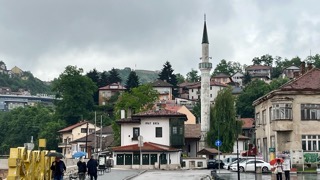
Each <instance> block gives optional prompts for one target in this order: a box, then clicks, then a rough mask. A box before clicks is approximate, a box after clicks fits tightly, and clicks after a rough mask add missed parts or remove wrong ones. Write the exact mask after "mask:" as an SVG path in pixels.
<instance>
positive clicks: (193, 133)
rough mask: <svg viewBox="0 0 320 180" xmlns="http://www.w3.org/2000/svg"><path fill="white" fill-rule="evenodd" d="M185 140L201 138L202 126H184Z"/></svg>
mask: <svg viewBox="0 0 320 180" xmlns="http://www.w3.org/2000/svg"><path fill="white" fill-rule="evenodd" d="M184 138H190V139H191V138H194V139H200V138H201V125H200V124H185V125H184Z"/></svg>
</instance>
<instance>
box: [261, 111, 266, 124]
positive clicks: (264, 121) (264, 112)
mask: <svg viewBox="0 0 320 180" xmlns="http://www.w3.org/2000/svg"><path fill="white" fill-rule="evenodd" d="M266 118H267V116H266V110H263V111H262V124H263V125H265V124H266V123H267V122H266Z"/></svg>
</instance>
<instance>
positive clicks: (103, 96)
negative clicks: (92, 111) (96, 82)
mask: <svg viewBox="0 0 320 180" xmlns="http://www.w3.org/2000/svg"><path fill="white" fill-rule="evenodd" d="M125 89H126V88H125V87H123V86H122V85H121V84H120V83H112V84H110V85H107V86H104V87H101V88H99V105H100V106H101V105H106V103H107V102H108V100H109V99H110V98H111V96H114V95H115V94H117V93H122V92H124V91H125Z"/></svg>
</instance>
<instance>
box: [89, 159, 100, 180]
mask: <svg viewBox="0 0 320 180" xmlns="http://www.w3.org/2000/svg"><path fill="white" fill-rule="evenodd" d="M87 168H88V174H89V175H90V180H93V178H94V179H95V180H97V178H98V162H97V160H95V159H94V156H93V155H92V156H91V158H90V160H89V161H88V163H87Z"/></svg>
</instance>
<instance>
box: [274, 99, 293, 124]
mask: <svg viewBox="0 0 320 180" xmlns="http://www.w3.org/2000/svg"><path fill="white" fill-rule="evenodd" d="M272 110H273V113H272V114H273V116H272V120H276V119H292V104H285V103H282V104H280V103H279V104H273V105H272Z"/></svg>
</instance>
